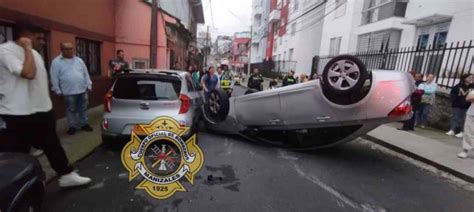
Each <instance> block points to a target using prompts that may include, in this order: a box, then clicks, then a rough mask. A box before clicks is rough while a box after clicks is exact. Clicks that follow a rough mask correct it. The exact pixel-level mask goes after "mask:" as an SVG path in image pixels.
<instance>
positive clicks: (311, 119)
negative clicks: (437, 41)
mask: <svg viewBox="0 0 474 212" xmlns="http://www.w3.org/2000/svg"><path fill="white" fill-rule="evenodd" d="M414 90H415V84H414V80H413V78H412V76H411V75H410V74H408V73H404V72H397V71H372V72H369V71H367V70H366V67H365V65H364V64H363V63H362V62H361V61H360V60H359V59H357V58H356V57H353V56H350V55H341V56H337V57H335V58H333V59H332V60H330V61H329V62H328V64H327V65H326V66H325V68H324V71H323V73H322V77H321V79H317V80H312V81H308V82H305V83H299V84H295V85H290V86H286V87H281V88H276V89H271V90H265V91H260V92H255V91H252V90H250V91H249V92H247V93H248V94H247V95H243V96H238V97H232V98H230V99H227V98H225V97H223V96H222V95H220V93H222V92H219V91H218V90H215V91H214V92H215V94H214V95H211V96H210V99H209V104H208V105H207V107H209V109H208V110H206V111H207V113H206V115H205V118H206V120H207V122H208V125H209V126H210V128H211V129H214V130H216V131H221V132H226V133H233V134H239V135H242V136H245V137H248V138H251V139H256V140H259V141H264V142H269V143H272V144H276V145H282V146H287V147H291V148H294V149H312V148H322V147H330V146H333V145H336V144H340V143H343V142H347V141H350V140H353V139H355V138H357V137H358V136H361V135H363V134H365V133H367V132H368V131H370V130H372V129H374V128H376V127H378V126H379V125H381V124H384V123H388V122H395V121H401V120H406V119H409V118H410V117H411V115H412V111H411V106H410V95H411V94H412V93H413V91H414ZM216 117H217V118H216Z"/></svg>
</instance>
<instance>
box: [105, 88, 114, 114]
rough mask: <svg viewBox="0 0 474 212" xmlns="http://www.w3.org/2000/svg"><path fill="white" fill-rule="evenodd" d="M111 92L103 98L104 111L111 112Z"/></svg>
mask: <svg viewBox="0 0 474 212" xmlns="http://www.w3.org/2000/svg"><path fill="white" fill-rule="evenodd" d="M112 94H113V93H112V90H109V91H108V92H107V94H105V97H104V111H105V112H109V113H110V112H112Z"/></svg>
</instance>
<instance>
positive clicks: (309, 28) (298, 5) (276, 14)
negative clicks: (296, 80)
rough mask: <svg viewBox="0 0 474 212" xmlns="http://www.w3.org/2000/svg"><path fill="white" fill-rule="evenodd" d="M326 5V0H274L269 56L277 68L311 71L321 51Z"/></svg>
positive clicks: (267, 47) (280, 69)
mask: <svg viewBox="0 0 474 212" xmlns="http://www.w3.org/2000/svg"><path fill="white" fill-rule="evenodd" d="M324 5H325V1H324V0H272V1H271V4H270V11H271V12H270V14H269V18H268V20H269V21H268V24H269V27H268V38H267V46H266V57H267V58H268V57H271V58H272V60H273V62H274V70H275V71H277V72H283V73H286V72H288V71H290V70H294V71H295V72H297V73H305V74H310V73H311V67H312V57H313V56H314V55H316V54H318V53H319V51H320V45H321V38H322V31H323V23H324V22H323V20H322V19H323V17H324V15H325V7H324Z"/></svg>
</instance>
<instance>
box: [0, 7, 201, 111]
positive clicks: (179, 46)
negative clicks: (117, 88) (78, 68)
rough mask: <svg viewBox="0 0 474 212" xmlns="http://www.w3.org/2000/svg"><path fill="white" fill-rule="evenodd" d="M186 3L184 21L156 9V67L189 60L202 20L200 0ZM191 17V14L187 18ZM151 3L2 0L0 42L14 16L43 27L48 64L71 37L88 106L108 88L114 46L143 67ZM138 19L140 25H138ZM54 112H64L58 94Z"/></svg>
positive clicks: (97, 102) (9, 35)
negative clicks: (85, 77) (87, 79)
mask: <svg viewBox="0 0 474 212" xmlns="http://www.w3.org/2000/svg"><path fill="white" fill-rule="evenodd" d="M186 2H187V3H188V6H189V8H190V10H189V11H190V17H189V19H187V20H188V22H186V23H185V24H186V25H185V24H183V23H182V22H181V20H180V19H179V18H177V17H176V16H174V15H172V14H170V13H168V12H167V11H165V10H163V9H161V10H160V12H159V14H158V58H157V61H158V67H159V68H168V67H169V64H170V63H171V61H175V60H179V61H183V63H185V62H186V60H187V59H188V61H189V52H190V51H189V46H192V45H191V44H192V42H193V41H194V39H195V34H196V31H195V30H196V28H197V27H196V26H195V25H196V24H197V23H203V22H204V18H203V14H202V6H201V4H200V2H201V1H200V0H190V1H186ZM191 16H192V17H191ZM150 19H151V7H150V4H149V3H148V2H147V1H135V0H102V1H95V0H84V1H73V0H48V1H29V2H28V3H25V2H24V1H16V0H0V43H3V42H6V41H8V40H11V39H12V33H13V27H14V25H15V23H16V22H18V21H30V22H32V23H35V24H37V25H39V26H40V27H42V28H44V29H45V30H46V31H47V35H46V45H45V48H44V49H43V50H42V51H41V54H42V55H43V58H44V60H45V62H46V65H47V66H48V67H47V68H48V69H49V64H51V61H52V60H53V59H54V58H55V57H56V56H58V55H60V53H61V52H60V43H62V42H72V43H73V44H74V45H75V47H76V54H77V56H79V57H81V58H82V59H83V60H84V62H85V63H86V65H87V67H88V70H89V74H90V76H91V80H92V83H93V92H92V93H91V94H90V96H89V102H90V106H96V105H100V104H102V102H103V97H104V95H105V93H106V91H107V90H108V89H110V85H111V78H110V77H109V76H108V73H109V67H108V62H109V60H110V59H112V58H115V51H116V50H117V49H123V50H125V55H126V60H127V61H129V62H130V64H131V66H132V68H147V67H148V61H149V49H150V42H149V40H150V25H151V20H150ZM137 23H139V24H137ZM51 97H52V99H53V104H54V110H55V112H56V114H57V116H58V117H61V116H63V115H64V102H63V100H62V98H59V97H57V96H56V95H54V94H51Z"/></svg>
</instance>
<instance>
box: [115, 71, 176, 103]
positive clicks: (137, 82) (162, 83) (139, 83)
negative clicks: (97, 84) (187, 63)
mask: <svg viewBox="0 0 474 212" xmlns="http://www.w3.org/2000/svg"><path fill="white" fill-rule="evenodd" d="M180 92H181V80H179V79H178V78H176V77H169V76H155V77H136V76H133V77H132V76H130V77H121V78H119V79H117V82H116V83H115V86H114V91H113V96H114V97H115V98H117V99H140V100H176V99H178V96H179V93H180Z"/></svg>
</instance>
